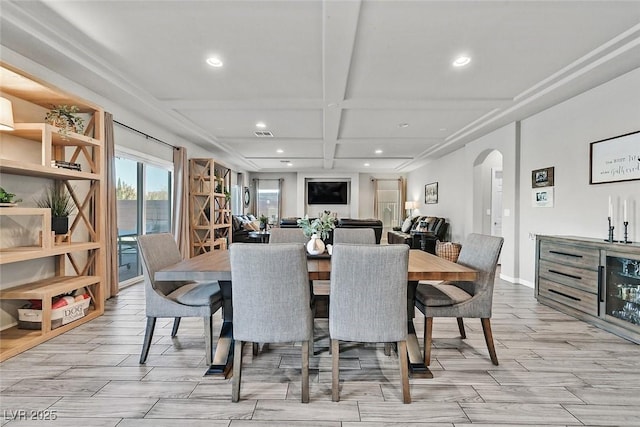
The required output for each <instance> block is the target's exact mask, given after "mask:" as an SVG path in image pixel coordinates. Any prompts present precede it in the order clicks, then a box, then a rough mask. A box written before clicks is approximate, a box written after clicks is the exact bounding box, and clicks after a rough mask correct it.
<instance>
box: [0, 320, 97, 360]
mask: <svg viewBox="0 0 640 427" xmlns="http://www.w3.org/2000/svg"><path fill="white" fill-rule="evenodd" d="M103 312H104V311H103V310H95V309H94V310H90V311H89V312H88V313H87V315H86V316H84V317H82V318H80V319H77V320H74V321H73V322H71V323H67V324H66V325H62V326H60V327H59V328H56V329H52V330H51V331H49V332H47V333H46V334H43V333H42V331H40V330H33V329H18V327H17V326H14V327H11V328H9V329H5V330H4V331H1V332H0V362H2V361H5V360H7V359H9V358H10V357H13V356H15V355H17V354H20V353H22V352H23V351H26V350H29V349H30V348H32V347H35V346H36V345H38V344H41V343H43V342H45V341H47V340H50V339H51V338H53V337H56V336H58V335H61V334H64V333H65V332H67V331H70V330H71V329H73V328H75V327H78V326H80V325H82V324H83V323H87V322H88V321H90V320H93V319H95V318H96V317H98V316H101V315H102V314H103Z"/></svg>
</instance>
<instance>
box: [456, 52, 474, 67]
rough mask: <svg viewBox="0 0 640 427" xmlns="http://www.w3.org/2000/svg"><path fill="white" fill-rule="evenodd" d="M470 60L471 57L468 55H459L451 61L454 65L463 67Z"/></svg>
mask: <svg viewBox="0 0 640 427" xmlns="http://www.w3.org/2000/svg"><path fill="white" fill-rule="evenodd" d="M470 62H471V58H470V57H468V56H464V55H462V56H459V57H457V58H456V59H455V60H454V61H453V66H454V67H464V66H465V65H469V63H470Z"/></svg>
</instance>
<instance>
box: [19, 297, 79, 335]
mask: <svg viewBox="0 0 640 427" xmlns="http://www.w3.org/2000/svg"><path fill="white" fill-rule="evenodd" d="M90 303H91V298H87V299H83V300H81V301H76V302H74V303H72V304H69V305H65V306H64V307H60V308H56V309H54V310H51V329H56V328H59V327H60V326H62V325H66V324H67V323H71V322H73V321H74V320H77V319H80V318H82V317H84V316H86V315H87V313H88V312H89V304H90ZM18 328H20V329H41V328H42V310H34V309H32V308H19V309H18Z"/></svg>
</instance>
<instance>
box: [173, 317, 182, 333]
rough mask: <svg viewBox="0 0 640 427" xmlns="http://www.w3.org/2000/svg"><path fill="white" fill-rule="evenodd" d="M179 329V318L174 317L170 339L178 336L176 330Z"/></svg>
mask: <svg viewBox="0 0 640 427" xmlns="http://www.w3.org/2000/svg"><path fill="white" fill-rule="evenodd" d="M179 327H180V318H179V317H176V318H175V319H173V329H171V338H173V337H175V336H176V335H178V328H179Z"/></svg>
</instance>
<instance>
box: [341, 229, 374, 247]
mask: <svg viewBox="0 0 640 427" xmlns="http://www.w3.org/2000/svg"><path fill="white" fill-rule="evenodd" d="M333 243H334V244H338V243H357V244H366V245H373V244H375V243H376V234H375V233H374V231H373V228H336V229H335V230H333Z"/></svg>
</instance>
